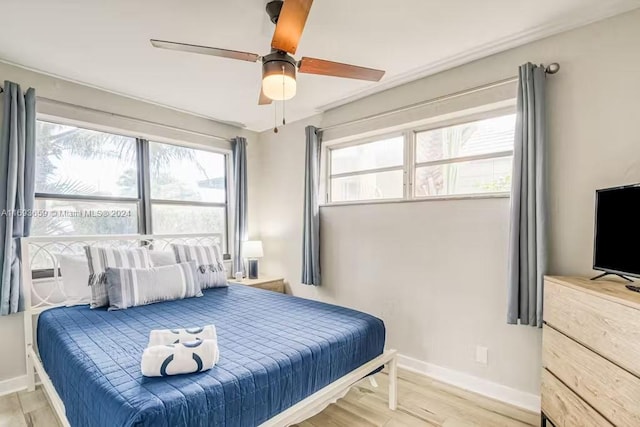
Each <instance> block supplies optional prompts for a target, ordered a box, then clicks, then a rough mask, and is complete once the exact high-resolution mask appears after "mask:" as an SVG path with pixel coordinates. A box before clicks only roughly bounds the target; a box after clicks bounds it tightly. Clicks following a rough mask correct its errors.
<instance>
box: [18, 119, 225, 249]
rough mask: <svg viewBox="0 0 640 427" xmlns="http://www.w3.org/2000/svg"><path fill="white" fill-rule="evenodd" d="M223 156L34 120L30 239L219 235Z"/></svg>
mask: <svg viewBox="0 0 640 427" xmlns="http://www.w3.org/2000/svg"><path fill="white" fill-rule="evenodd" d="M227 165H228V154H226V153H222V152H216V151H209V150H202V149H195V148H190V147H186V146H179V145H172V144H166V143H159V142H150V141H148V140H146V139H142V138H132V137H128V136H122V135H117V134H113V133H108V132H99V131H94V130H90V129H84V128H80V127H76V126H69V125H62V124H58V123H51V122H46V121H41V120H38V121H37V123H36V182H35V191H36V203H35V211H34V213H33V226H32V233H31V234H32V235H35V236H43V235H99V234H137V233H140V234H152V233H155V234H191V233H208V234H209V233H210V234H218V235H219V236H220V237H219V242H218V243H219V244H220V246H221V248H222V249H223V250H224V251H225V252H228V246H227V223H228V219H227V217H228V211H229V206H228V197H227V167H228V166H227Z"/></svg>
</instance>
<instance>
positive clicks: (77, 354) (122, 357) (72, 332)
mask: <svg viewBox="0 0 640 427" xmlns="http://www.w3.org/2000/svg"><path fill="white" fill-rule="evenodd" d="M143 238H146V239H151V236H135V238H132V237H131V236H129V237H128V239H133V240H134V241H140V240H142V239H143ZM162 238H163V239H168V238H167V237H166V236H163V237H162ZM49 239H51V238H27V239H24V241H23V246H22V250H23V259H30V257H29V253H28V251H29V249H32V250H33V249H34V246H35V247H42V245H43V243H47V242H48V240H49ZM59 239H60V238H58V240H59ZM153 239H154V242H155V243H156V244H157V242H158V241H159V237H158V236H154V237H153ZM84 240H86V239H84ZM70 241H73V240H72V239H70ZM119 241H121V240H119ZM38 245H39V246H38ZM25 251H27V253H26V255H27V257H24V255H25V253H24V252H25ZM25 264H27V263H25ZM27 281H29V280H27ZM29 282H30V281H29ZM29 285H31V283H30V284H29ZM29 299H30V298H29ZM38 304H39V306H36V307H34V304H32V303H31V301H29V302H28V304H27V308H28V310H27V312H26V313H25V328H29V330H30V331H31V327H32V325H33V324H32V321H31V320H28V321H27V318H29V319H33V318H34V315H35V314H39V317H38V318H37V321H36V322H35V323H36V324H37V331H36V334H35V335H36V344H37V347H34V346H33V342H32V341H30V340H29V338H28V335H29V333H28V332H27V333H26V335H25V338H26V339H27V364H28V369H29V371H30V372H31V373H32V375H31V378H30V381H35V379H34V378H33V372H34V371H37V372H38V374H39V377H40V379H41V381H42V382H43V386H44V388H45V391H46V392H47V394H48V395H49V398H50V400H51V401H52V403H53V407H54V409H55V410H56V412H57V413H58V415H59V417H60V418H61V420H62V422H63V424H65V425H72V426H96V427H100V426H255V425H265V426H284V425H290V424H292V423H296V422H299V421H301V420H303V419H305V418H308V417H310V416H312V415H314V414H315V413H317V412H319V411H320V410H322V409H323V408H324V407H326V406H327V405H328V404H329V403H331V402H333V401H335V400H336V399H337V398H339V397H341V396H342V395H344V394H346V392H347V391H348V390H349V388H350V387H351V385H353V384H354V383H355V382H357V381H358V380H360V379H361V378H363V377H365V376H366V375H368V374H370V373H371V372H373V371H375V370H376V369H379V368H380V367H381V366H382V365H384V364H389V368H390V375H391V377H392V379H393V380H392V381H391V382H390V384H391V383H393V384H392V385H390V402H389V403H390V407H391V408H392V409H395V404H396V403H395V399H396V397H395V395H396V394H395V393H396V391H395V376H396V373H395V370H396V368H395V351H393V350H386V351H385V349H384V344H385V327H384V324H383V322H382V321H381V320H380V319H378V318H376V317H373V316H371V315H368V314H365V313H362V312H358V311H355V310H351V309H348V308H344V307H339V306H335V305H330V304H325V303H321V302H318V301H312V300H307V299H302V298H296V297H293V296H288V295H283V294H278V293H274V292H270V291H264V290H260V289H254V288H251V287H247V286H242V285H230V286H229V288H218V289H209V290H205V291H204V296H203V297H200V298H190V299H184V300H177V301H168V302H162V303H157V304H151V305H147V306H141V307H133V308H129V309H127V310H122V311H115V312H114V311H112V312H109V311H107V310H106V309H93V310H92V309H90V308H88V306H76V307H60V306H58V307H55V305H57V304H50V305H47V304H45V305H42V302H41V301H40V302H39V303H38ZM38 304H36V305H38ZM210 323H213V324H215V325H216V328H217V330H218V341H219V347H220V352H221V359H220V362H219V363H218V364H217V365H216V366H215V367H214V368H213V369H212V370H210V371H206V372H203V373H199V374H189V375H178V376H173V377H164V378H146V377H143V376H142V374H141V372H140V356H141V354H142V351H143V349H144V347H145V346H146V344H147V340H148V334H149V331H150V330H151V329H158V328H172V327H188V326H200V325H204V324H210ZM31 332H32V331H31ZM31 337H33V335H31ZM36 348H37V351H36ZM33 385H34V382H31V383H30V387H33Z"/></svg>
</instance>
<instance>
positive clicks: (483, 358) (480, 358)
mask: <svg viewBox="0 0 640 427" xmlns="http://www.w3.org/2000/svg"><path fill="white" fill-rule="evenodd" d="M476 362H478V363H481V364H483V365H487V364H488V363H489V349H488V348H487V347H483V346H481V345H478V346H476Z"/></svg>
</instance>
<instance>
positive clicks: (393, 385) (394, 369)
mask: <svg viewBox="0 0 640 427" xmlns="http://www.w3.org/2000/svg"><path fill="white" fill-rule="evenodd" d="M397 407H398V360H397V359H396V356H395V355H394V356H393V358H392V359H391V360H390V361H389V409H391V410H392V411H395V410H396V408H397Z"/></svg>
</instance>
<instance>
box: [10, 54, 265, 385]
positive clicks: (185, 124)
mask: <svg viewBox="0 0 640 427" xmlns="http://www.w3.org/2000/svg"><path fill="white" fill-rule="evenodd" d="M4 80H10V81H13V82H15V83H19V84H20V85H21V86H22V88H23V90H26V89H27V88H28V87H30V86H31V87H34V88H35V89H36V94H37V95H38V96H39V97H44V98H49V99H54V100H58V101H63V102H67V103H72V104H76V105H81V106H84V107H89V108H94V109H98V110H103V111H108V112H112V113H116V114H120V115H125V116H128V117H133V118H136V119H141V120H147V121H152V122H157V123H163V124H166V125H171V126H177V127H180V128H183V129H188V130H191V131H196V132H202V133H208V134H213V135H219V136H222V137H225V138H231V137H234V136H238V135H240V136H244V137H246V138H247V141H248V143H249V148H248V161H249V167H248V169H249V176H248V179H249V194H250V200H249V203H250V204H251V203H255V201H254V200H255V198H256V195H257V194H258V193H259V192H258V191H257V186H256V181H257V178H258V177H257V176H256V175H255V174H254V173H253V170H254V169H256V167H255V166H254V164H255V163H256V162H257V161H258V160H257V157H258V153H257V150H258V146H257V144H256V141H257V135H256V134H255V133H254V132H249V131H246V130H243V129H239V128H236V127H233V126H229V125H227V124H223V123H218V122H215V121H213V120H209V119H206V118H202V117H196V116H192V115H189V114H185V113H181V112H178V111H175V110H171V109H168V108H164V107H160V106H157V105H153V104H149V103H145V102H142V101H138V100H135V99H131V98H127V97H123V96H119V95H115V94H112V93H109V92H105V91H101V90H98V89H94V88H91V87H88V86H83V85H79V84H76V83H71V82H68V81H65V80H61V79H58V78H55V77H52V76H47V75H44V74H40V73H36V72H33V71H29V70H26V69H24V68H20V67H15V66H12V65H9V64H6V63H2V62H0V81H4ZM1 108H2V95H0V109H1ZM38 112H39V113H46V114H48V115H54V116H58V117H63V118H65V119H71V120H75V121H81V122H87V123H91V124H92V125H96V126H97V127H100V128H114V129H120V130H123V131H126V132H127V133H129V134H131V135H134V136H144V137H148V138H155V139H157V140H162V141H167V142H184V143H188V144H192V145H202V146H213V147H217V148H223V149H224V148H227V149H228V148H229V147H230V144H229V143H228V142H225V141H220V140H217V139H213V138H209V137H204V136H199V135H194V134H192V133H188V132H181V131H176V130H170V129H167V128H164V127H161V126H154V125H151V124H148V123H141V122H136V121H133V120H126V119H122V118H119V117H114V116H109V115H106V114H100V113H94V112H90V111H86V110H82V109H78V108H70V107H64V106H59V105H55V104H52V103H50V102H46V101H42V102H40V101H39V102H38ZM250 225H251V226H252V228H254V229H255V228H257V221H256V219H255V218H253V217H252V218H250ZM23 336H24V331H23V324H22V315H21V314H18V315H12V316H6V317H0V342H2V344H3V345H2V346H0V361H2V363H0V382H1V381H3V380H6V379H10V378H15V377H19V376H21V375H24V374H25V364H24V340H23ZM0 391H1V390H0Z"/></svg>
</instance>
